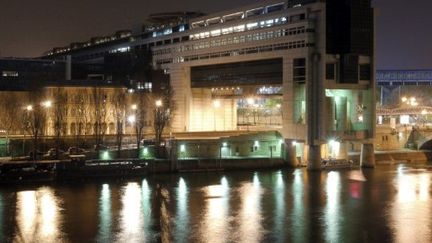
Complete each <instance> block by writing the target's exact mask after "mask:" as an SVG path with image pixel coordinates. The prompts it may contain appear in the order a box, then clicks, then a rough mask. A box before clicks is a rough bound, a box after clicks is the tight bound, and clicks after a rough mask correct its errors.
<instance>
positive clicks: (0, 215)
mask: <svg viewBox="0 0 432 243" xmlns="http://www.w3.org/2000/svg"><path fill="white" fill-rule="evenodd" d="M0 239H3V195H2V194H1V193H0Z"/></svg>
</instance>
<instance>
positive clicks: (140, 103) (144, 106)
mask: <svg viewBox="0 0 432 243" xmlns="http://www.w3.org/2000/svg"><path fill="white" fill-rule="evenodd" d="M134 100H135V102H136V104H134V105H133V111H134V114H133V120H134V121H133V122H134V125H135V138H136V145H137V158H139V155H140V147H141V141H142V140H143V138H144V128H145V126H146V120H147V112H148V101H149V97H148V94H147V93H146V92H142V91H140V92H137V93H135V99H134Z"/></svg>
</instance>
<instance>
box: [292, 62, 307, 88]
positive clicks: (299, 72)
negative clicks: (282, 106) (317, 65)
mask: <svg viewBox="0 0 432 243" xmlns="http://www.w3.org/2000/svg"><path fill="white" fill-rule="evenodd" d="M293 80H294V82H297V83H304V82H305V81H306V59H305V58H296V59H294V60H293Z"/></svg>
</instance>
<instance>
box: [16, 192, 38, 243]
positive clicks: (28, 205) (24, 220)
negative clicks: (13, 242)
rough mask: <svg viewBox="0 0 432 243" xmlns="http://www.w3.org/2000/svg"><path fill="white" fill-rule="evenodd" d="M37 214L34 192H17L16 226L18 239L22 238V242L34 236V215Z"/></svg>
mask: <svg viewBox="0 0 432 243" xmlns="http://www.w3.org/2000/svg"><path fill="white" fill-rule="evenodd" d="M36 214H37V199H36V191H24V192H18V194H17V224H18V229H19V233H20V234H21V235H20V236H19V237H22V239H23V241H24V242H26V241H29V239H33V236H34V235H35V234H36V232H34V231H35V225H36V216H37V215H36Z"/></svg>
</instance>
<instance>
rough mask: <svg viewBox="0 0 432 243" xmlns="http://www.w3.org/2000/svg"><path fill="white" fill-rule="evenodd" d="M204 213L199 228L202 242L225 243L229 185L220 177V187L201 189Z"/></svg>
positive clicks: (227, 224)
mask: <svg viewBox="0 0 432 243" xmlns="http://www.w3.org/2000/svg"><path fill="white" fill-rule="evenodd" d="M203 191H204V193H205V198H206V199H205V200H206V211H205V216H204V222H203V225H202V228H201V238H202V241H203V242H227V241H228V236H229V232H230V230H229V227H228V226H229V215H228V214H229V185H228V181H227V179H226V178H225V177H222V179H221V183H220V185H211V186H207V187H205V188H203Z"/></svg>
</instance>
